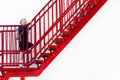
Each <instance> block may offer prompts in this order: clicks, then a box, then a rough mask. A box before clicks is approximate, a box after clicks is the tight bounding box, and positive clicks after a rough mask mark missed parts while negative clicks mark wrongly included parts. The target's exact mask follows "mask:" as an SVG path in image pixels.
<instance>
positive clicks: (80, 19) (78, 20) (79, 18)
mask: <svg viewBox="0 0 120 80" xmlns="http://www.w3.org/2000/svg"><path fill="white" fill-rule="evenodd" d="M83 19H84V17H83V16H77V17H76V21H77V22H81V21H82V20H83Z"/></svg>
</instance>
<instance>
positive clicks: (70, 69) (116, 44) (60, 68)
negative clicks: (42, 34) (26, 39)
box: [0, 0, 120, 80]
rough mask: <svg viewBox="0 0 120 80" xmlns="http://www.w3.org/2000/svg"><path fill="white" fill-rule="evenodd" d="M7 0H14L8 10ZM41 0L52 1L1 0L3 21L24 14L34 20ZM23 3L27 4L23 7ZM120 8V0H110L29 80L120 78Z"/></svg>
mask: <svg viewBox="0 0 120 80" xmlns="http://www.w3.org/2000/svg"><path fill="white" fill-rule="evenodd" d="M6 1H11V2H9V3H8V4H7V5H6V6H5V8H6V10H5V9H2V7H1V6H4V5H5V4H6ZM41 1H42V2H44V1H48V0H44V1H43V0H19V1H18V0H4V1H1V2H3V3H0V10H1V11H2V14H1V15H0V22H1V23H0V24H3V23H4V24H12V23H15V24H18V23H19V19H20V18H21V17H26V18H28V20H30V19H31V18H32V17H33V16H34V15H35V14H36V13H37V12H38V11H39V9H40V8H41V6H40V5H42V4H43V3H42V2H41ZM23 2H24V3H25V4H27V7H25V6H24V7H25V8H24V7H22V8H21V7H20V5H21V4H22V3H23ZM28 2H29V3H28ZM1 4H3V5H1ZM10 4H12V5H13V4H16V6H17V5H19V6H17V7H12V6H10ZM8 5H9V6H8ZM33 7H34V8H33ZM119 7H120V1H119V0H109V1H108V2H107V3H106V4H105V5H104V6H103V7H102V8H101V9H100V11H99V12H98V13H97V14H96V15H95V16H94V17H93V18H92V19H91V20H90V21H89V23H88V24H87V25H86V26H85V27H84V28H83V29H82V31H81V32H80V33H79V34H78V35H77V36H76V37H75V38H74V39H73V40H72V41H71V42H70V44H69V45H68V46H67V47H66V48H65V49H64V50H63V51H62V52H61V54H60V55H59V56H58V57H57V58H56V59H55V60H54V61H53V62H52V63H51V64H50V65H49V66H48V67H47V69H46V70H45V71H44V72H43V73H42V74H41V75H40V76H39V77H30V78H26V80H120V24H119V23H120V22H119V18H120V9H119ZM23 8H24V9H23ZM31 9H32V10H31ZM11 10H12V11H13V12H14V13H15V14H14V13H13V12H11ZM26 10H27V11H26ZM33 10H34V11H33ZM18 11H19V12H18ZM6 12H8V13H9V15H7V16H6V15H5V14H7V13H6ZM27 13H29V15H28V14H27ZM16 79H17V78H11V79H10V80H16ZM17 80H18V79H17Z"/></svg>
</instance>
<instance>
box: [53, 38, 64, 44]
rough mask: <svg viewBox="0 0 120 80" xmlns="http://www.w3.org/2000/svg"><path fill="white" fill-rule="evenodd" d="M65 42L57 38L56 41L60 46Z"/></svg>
mask: <svg viewBox="0 0 120 80" xmlns="http://www.w3.org/2000/svg"><path fill="white" fill-rule="evenodd" d="M63 42H64V38H62V37H61V38H56V39H55V43H56V44H57V45H60V44H61V43H63Z"/></svg>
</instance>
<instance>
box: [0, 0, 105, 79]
mask: <svg viewBox="0 0 120 80" xmlns="http://www.w3.org/2000/svg"><path fill="white" fill-rule="evenodd" d="M106 1H107V0H50V1H49V2H48V3H47V4H46V5H45V7H43V9H42V10H41V11H40V12H39V13H38V14H37V15H36V16H35V17H34V18H33V19H32V21H31V23H30V24H28V25H27V27H28V28H30V30H28V28H27V30H26V32H27V33H28V35H27V42H28V41H29V42H31V43H33V44H34V46H33V47H32V48H31V49H30V50H29V49H27V50H26V51H23V52H24V61H23V62H22V63H21V62H20V59H19V56H20V50H19V47H18V46H19V43H18V41H17V40H16V39H15V37H16V29H17V28H18V27H19V26H20V25H0V39H1V40H0V44H1V45H0V71H1V75H0V80H8V79H9V78H10V77H21V80H24V79H25V77H26V76H39V75H40V74H41V73H42V72H43V71H44V70H45V68H46V67H47V66H48V65H49V64H50V63H51V62H52V61H53V60H54V59H55V57H56V56H57V55H58V54H59V53H60V52H61V51H62V50H63V49H64V48H65V47H66V45H67V44H68V43H69V42H70V41H71V40H72V39H73V38H74V37H75V35H76V34H77V33H78V32H79V31H80V30H81V29H82V28H83V27H84V25H85V24H86V23H87V22H88V21H89V20H90V19H91V18H92V17H93V16H94V15H95V13H96V12H97V11H98V10H99V9H100V8H101V7H102V5H103V4H104V3H105V2H106ZM33 48H34V53H31V50H32V49H33ZM19 64H24V65H25V67H24V68H19Z"/></svg>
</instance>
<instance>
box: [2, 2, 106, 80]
mask: <svg viewBox="0 0 120 80" xmlns="http://www.w3.org/2000/svg"><path fill="white" fill-rule="evenodd" d="M106 1H107V0H100V1H99V3H98V4H99V5H97V6H96V7H95V8H94V9H93V10H92V11H91V12H90V14H88V15H87V16H86V17H85V19H84V20H83V21H82V23H78V24H77V26H79V27H77V28H75V31H74V33H72V34H71V35H70V36H69V38H67V39H66V40H65V42H64V43H63V44H62V45H60V47H59V49H57V50H55V51H54V53H53V54H52V56H51V57H50V58H48V59H47V61H46V62H45V63H44V64H42V65H41V66H40V67H39V68H37V69H35V70H23V69H21V70H19V71H7V72H6V73H5V75H4V76H3V77H1V79H0V80H8V79H9V78H10V77H11V76H12V77H21V80H24V79H25V77H30V76H39V75H40V74H41V73H42V72H43V71H44V70H45V69H46V68H47V66H48V65H49V64H50V63H51V62H52V61H53V60H54V59H55V57H56V56H57V55H58V54H59V53H60V52H61V51H62V50H63V49H64V48H65V47H66V46H67V44H68V43H69V42H70V41H71V40H72V39H73V38H74V37H75V35H77V33H78V32H79V31H80V30H81V29H82V28H83V27H84V26H85V24H86V23H87V22H88V21H89V20H90V19H91V18H92V17H93V16H94V15H95V13H96V12H97V11H98V10H99V9H100V8H101V7H102V6H103V5H104V3H105V2H106ZM20 75H21V76H20Z"/></svg>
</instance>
